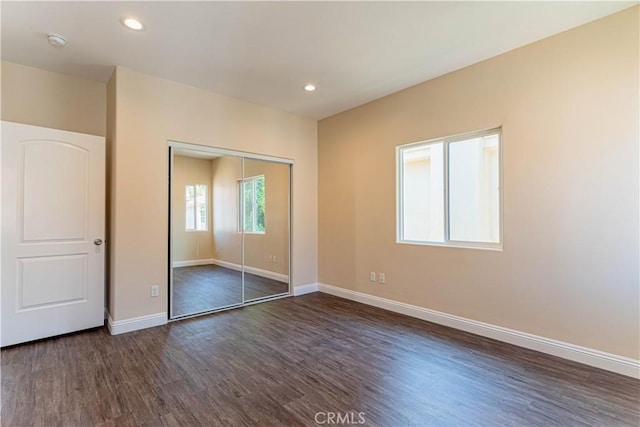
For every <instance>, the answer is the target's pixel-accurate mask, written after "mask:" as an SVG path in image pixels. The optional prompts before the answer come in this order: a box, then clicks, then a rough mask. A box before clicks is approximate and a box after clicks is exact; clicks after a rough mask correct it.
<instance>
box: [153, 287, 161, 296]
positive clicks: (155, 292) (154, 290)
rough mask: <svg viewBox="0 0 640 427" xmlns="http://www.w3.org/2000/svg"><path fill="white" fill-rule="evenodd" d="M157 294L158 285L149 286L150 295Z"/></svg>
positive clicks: (158, 292) (158, 291)
mask: <svg viewBox="0 0 640 427" xmlns="http://www.w3.org/2000/svg"><path fill="white" fill-rule="evenodd" d="M158 295H160V287H159V286H158V285H153V286H151V296H152V297H157V296H158Z"/></svg>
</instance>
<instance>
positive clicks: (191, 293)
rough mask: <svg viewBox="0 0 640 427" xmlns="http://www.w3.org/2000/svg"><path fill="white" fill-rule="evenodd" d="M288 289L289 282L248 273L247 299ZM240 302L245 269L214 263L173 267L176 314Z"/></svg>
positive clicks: (245, 290) (284, 291)
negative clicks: (238, 269)
mask: <svg viewBox="0 0 640 427" xmlns="http://www.w3.org/2000/svg"><path fill="white" fill-rule="evenodd" d="M288 291H289V285H288V284H287V283H284V282H279V281H277V280H273V279H268V278H265V277H260V276H256V275H254V274H249V273H245V289H244V294H245V300H252V299H257V298H264V297H268V296H270V295H278V294H283V293H286V292H288ZM240 303H242V273H241V272H239V271H235V270H231V269H229V268H224V267H220V266H218V265H212V264H211V265H196V266H192V267H176V268H174V269H173V316H174V317H175V316H182V315H185V314H191V313H197V312H201V311H206V310H213V309H215V308H218V307H224V306H228V305H233V304H240Z"/></svg>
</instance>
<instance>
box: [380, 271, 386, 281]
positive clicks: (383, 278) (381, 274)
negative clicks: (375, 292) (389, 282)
mask: <svg viewBox="0 0 640 427" xmlns="http://www.w3.org/2000/svg"><path fill="white" fill-rule="evenodd" d="M386 279H387V278H386V277H384V273H380V283H384V282H385V281H386Z"/></svg>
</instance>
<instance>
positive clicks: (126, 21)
mask: <svg viewBox="0 0 640 427" xmlns="http://www.w3.org/2000/svg"><path fill="white" fill-rule="evenodd" d="M120 22H121V23H122V25H124V26H125V27H127V28H129V29H131V30H135V31H141V30H144V25H142V22H140V21H138V20H137V19H136V18H122V19H121V20H120Z"/></svg>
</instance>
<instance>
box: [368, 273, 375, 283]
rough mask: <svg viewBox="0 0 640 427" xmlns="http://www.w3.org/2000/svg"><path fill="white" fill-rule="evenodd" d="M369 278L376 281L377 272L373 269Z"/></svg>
mask: <svg viewBox="0 0 640 427" xmlns="http://www.w3.org/2000/svg"><path fill="white" fill-rule="evenodd" d="M369 280H370V281H372V282H375V281H376V273H375V271H372V272H371V273H369Z"/></svg>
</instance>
